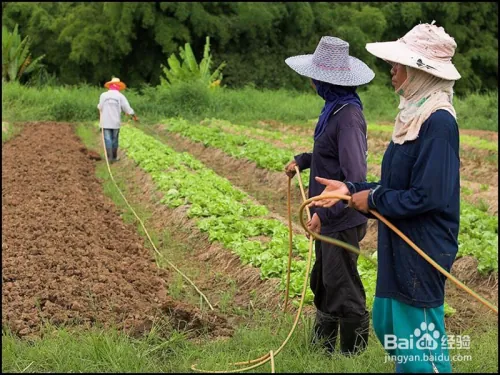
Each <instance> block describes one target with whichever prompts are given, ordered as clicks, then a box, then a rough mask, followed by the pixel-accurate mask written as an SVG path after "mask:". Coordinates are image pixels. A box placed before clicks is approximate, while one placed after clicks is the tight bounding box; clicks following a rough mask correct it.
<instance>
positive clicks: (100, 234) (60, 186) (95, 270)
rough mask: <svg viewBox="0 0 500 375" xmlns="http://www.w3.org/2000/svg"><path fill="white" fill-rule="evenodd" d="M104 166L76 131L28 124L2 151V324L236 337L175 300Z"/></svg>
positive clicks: (24, 330) (20, 329)
mask: <svg viewBox="0 0 500 375" xmlns="http://www.w3.org/2000/svg"><path fill="white" fill-rule="evenodd" d="M96 159H97V158H96V156H95V155H94V154H92V153H89V152H88V151H87V150H86V149H85V147H83V146H82V143H81V142H80V140H79V139H78V137H77V136H76V135H75V134H74V133H73V130H72V128H71V126H70V125H69V124H61V123H28V124H25V126H24V130H23V131H22V133H21V134H20V135H19V136H17V137H16V138H14V139H13V140H11V141H10V142H8V143H6V144H4V145H3V146H2V307H3V308H2V326H8V327H9V328H10V329H11V330H12V331H13V332H14V333H16V334H18V335H19V336H30V335H36V334H37V333H39V332H40V328H41V324H42V323H43V322H44V321H48V322H51V323H53V324H56V325H74V324H78V325H92V324H96V323H98V324H100V325H104V326H109V325H113V326H116V327H118V328H120V329H124V330H125V331H127V332H129V333H131V334H140V333H142V332H144V331H148V330H149V329H150V327H151V326H152V324H153V323H154V322H155V321H157V320H161V321H164V320H168V321H169V323H170V324H171V325H172V326H173V327H175V328H187V329H190V330H194V331H196V330H197V329H201V328H203V329H204V330H207V329H208V330H209V331H216V330H218V329H219V328H221V329H222V330H226V331H227V326H226V323H225V321H224V319H222V318H220V317H219V316H216V315H214V314H207V313H203V314H201V312H200V311H199V310H198V309H197V308H194V307H191V306H189V305H186V304H183V303H179V302H176V301H173V300H172V299H171V298H170V297H169V296H167V294H166V290H167V289H166V283H167V282H168V280H169V277H170V271H168V272H167V271H166V270H163V269H159V268H158V267H157V266H156V263H155V259H154V258H153V257H152V255H151V253H150V252H149V250H147V249H146V248H144V246H143V240H142V239H141V238H140V237H139V235H138V234H137V233H136V231H135V228H134V227H133V226H132V225H126V224H124V223H123V221H122V220H121V218H120V216H119V212H118V211H117V210H116V209H115V207H114V206H113V205H112V203H111V201H110V200H109V199H108V198H106V197H105V196H104V194H103V190H102V187H101V185H100V183H99V181H98V180H97V178H96V177H95V166H94V163H95V160H96Z"/></svg>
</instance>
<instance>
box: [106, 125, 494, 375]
mask: <svg viewBox="0 0 500 375" xmlns="http://www.w3.org/2000/svg"><path fill="white" fill-rule="evenodd" d="M101 130H102V131H101V135H102V146H103V149H104V155H105V159H106V165H107V167H108V172H109V175H110V177H111V180H112V181H113V184H114V186H115V187H116V189H117V190H118V192H119V193H120V195H121V197H122V198H123V200H124V201H125V203H126V204H127V206H128V208H130V210H131V211H132V213H133V214H134V216H135V217H136V219H137V220H138V221H139V223H140V224H141V226H142V229H143V230H144V233H145V234H146V236H147V238H148V240H149V242H150V243H151V245H152V246H153V249H154V250H155V252H156V253H157V254H158V255H159V256H160V257H162V258H164V259H165V257H164V255H163V254H162V253H160V252H159V251H158V249H157V248H156V246H155V244H154V243H153V241H152V239H151V237H150V235H149V233H148V231H147V229H146V227H145V226H144V223H143V222H142V220H141V219H140V218H139V216H138V215H137V213H136V212H135V211H134V209H133V208H132V206H131V205H130V203H129V202H128V200H127V198H126V197H125V195H124V194H123V193H122V191H121V190H120V188H119V187H118V184H117V183H116V181H115V179H114V177H113V174H112V172H111V167H110V165H109V161H108V155H107V151H106V145H105V141H104V129H101ZM295 171H296V173H297V177H298V180H299V186H300V192H301V195H302V200H303V202H302V204H301V205H300V208H299V218H300V224H301V225H302V227H303V228H304V229H305V231H306V232H307V233H308V234H309V250H308V254H307V262H306V273H305V277H304V283H303V286H302V292H301V296H300V302H299V307H298V309H297V312H296V314H295V319H294V322H293V325H292V327H291V329H290V332H289V333H288V335H287V337H286V339H285V340H284V341H283V343H282V344H281V345H280V346H279V347H278V349H276V350H269V352H268V353H266V354H264V355H263V356H261V357H259V358H256V359H252V360H248V361H242V362H235V363H232V364H229V365H232V366H246V367H240V368H235V369H232V370H227V371H226V370H204V369H200V368H198V367H197V364H193V365H192V366H191V369H192V370H193V371H197V372H203V373H219V374H223V373H237V372H245V371H249V370H252V369H255V368H257V367H260V366H262V365H264V364H266V363H267V362H270V363H271V372H272V373H274V372H275V357H276V356H277V355H278V354H279V353H280V352H281V351H282V350H283V348H284V347H285V346H286V344H287V343H288V341H289V340H290V338H291V337H292V335H293V333H294V331H295V329H296V327H297V324H298V322H299V318H300V315H301V313H302V309H303V306H304V300H305V296H306V290H307V287H308V280H309V273H310V269H311V260H312V249H313V241H314V240H320V241H324V242H327V243H330V244H333V245H336V246H339V247H342V248H344V249H345V250H348V251H350V252H353V253H355V254H357V255H361V256H363V257H365V258H366V259H368V260H369V261H370V262H372V263H373V264H375V265H376V262H375V260H374V259H373V258H371V257H369V256H367V255H366V254H363V253H362V252H360V250H359V249H357V248H356V247H354V246H352V245H350V244H348V243H345V242H343V241H339V240H336V239H334V238H330V237H326V236H323V235H320V234H317V233H315V232H312V231H310V230H309V228H307V225H306V223H305V219H304V210H305V209H307V211H306V214H307V217H308V219H309V220H310V219H311V213H310V210H309V207H308V205H309V204H310V203H311V202H313V201H317V200H322V199H332V198H335V199H340V200H346V201H349V200H350V199H351V197H350V196H348V195H342V194H325V195H321V196H316V197H312V198H309V199H306V195H305V191H304V187H303V184H302V178H301V176H300V171H299V169H298V167H295ZM291 181H292V179H291V178H288V189H287V205H288V207H287V208H288V229H289V253H288V269H287V279H286V280H287V282H286V292H285V302H284V306H283V312H286V310H287V305H288V294H289V288H290V269H291V259H292V240H293V232H292V214H291ZM369 212H370V213H371V214H372V215H373V216H375V217H376V218H377V219H378V220H380V221H382V222H383V223H384V224H385V225H387V226H388V227H389V228H390V229H391V230H392V231H394V232H395V233H396V234H397V235H399V236H400V237H401V238H402V239H403V240H404V241H405V242H406V243H407V244H408V245H409V246H410V247H411V248H412V249H414V250H415V251H416V252H417V253H418V254H419V255H421V256H422V257H423V258H424V259H425V260H426V261H427V262H429V263H430V264H431V265H432V266H433V267H434V268H436V269H437V270H438V271H439V272H440V273H442V274H443V275H444V276H446V277H447V278H448V279H449V280H451V281H452V282H453V283H454V284H455V285H457V286H458V287H459V288H460V289H462V290H464V291H465V292H467V293H468V294H470V295H471V296H472V297H474V298H475V299H476V300H478V301H479V302H481V303H482V304H483V305H484V306H486V307H488V308H489V309H490V310H492V311H493V312H495V313H496V314H498V308H497V307H496V306H495V305H493V304H492V303H491V302H489V301H487V300H486V299H485V298H483V297H482V296H480V295H479V294H477V293H476V292H474V291H473V290H472V289H470V288H469V287H467V286H466V285H465V284H463V283H462V282H461V281H459V280H458V279H457V278H456V277H454V276H453V275H451V274H450V273H449V272H448V271H446V270H445V269H444V268H443V267H441V266H440V265H439V264H437V263H436V262H435V261H434V260H433V259H432V258H431V257H429V256H428V255H427V254H426V253H425V252H424V251H422V250H421V249H420V248H419V247H418V246H417V245H415V244H414V243H413V242H412V241H411V240H410V239H409V238H408V237H406V236H405V235H404V233H402V232H401V231H400V230H399V229H397V228H396V227H395V226H394V225H393V224H391V223H390V222H389V221H388V220H387V219H386V218H384V217H383V216H382V215H380V214H379V213H378V212H377V211H374V210H369ZM165 260H166V262H167V263H168V264H169V265H170V266H171V267H172V268H173V269H174V270H175V271H176V272H178V273H179V274H180V275H181V276H182V277H183V278H184V279H185V280H186V281H188V283H189V284H191V285H192V286H193V287H194V289H195V290H196V291H197V292H198V294H199V295H200V296H201V297H202V298H203V299H204V300H205V301H206V302H207V304H208V306H209V307H210V309H211V310H213V309H214V308H213V307H212V305H211V304H210V302H209V301H208V299H207V297H206V296H205V295H204V294H203V293H202V292H201V291H200V290H199V288H198V287H197V286H196V285H195V284H194V283H193V281H191V280H190V279H189V278H188V277H187V276H186V275H185V274H184V273H182V272H181V271H180V270H179V269H178V268H177V267H176V266H175V265H174V264H173V263H172V262H170V261H169V260H168V259H165Z"/></svg>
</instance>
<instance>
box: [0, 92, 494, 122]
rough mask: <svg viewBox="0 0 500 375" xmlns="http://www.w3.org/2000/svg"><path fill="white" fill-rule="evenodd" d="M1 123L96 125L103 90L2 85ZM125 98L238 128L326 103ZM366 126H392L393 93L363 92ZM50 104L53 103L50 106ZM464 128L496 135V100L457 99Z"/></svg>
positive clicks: (273, 97) (149, 95)
mask: <svg viewBox="0 0 500 375" xmlns="http://www.w3.org/2000/svg"><path fill="white" fill-rule="evenodd" d="M2 91H3V94H4V95H3V98H2V112H3V118H4V119H6V120H12V119H13V118H16V120H18V121H42V120H49V121H52V120H53V121H70V122H78V121H95V120H96V119H97V118H98V110H97V107H96V106H97V103H98V101H99V95H100V94H101V93H102V92H103V91H104V89H101V88H98V87H91V86H80V87H43V88H41V89H37V88H29V87H25V86H21V85H19V84H16V83H3V84H2ZM124 93H125V95H126V96H127V98H128V99H129V102H130V104H131V105H132V108H134V110H135V111H136V113H137V114H138V116H139V117H140V118H141V120H142V121H144V122H151V123H152V122H156V121H158V120H160V119H161V118H165V117H178V116H181V117H183V118H186V119H188V120H193V121H201V120H203V119H204V118H207V117H208V118H212V117H213V118H219V119H225V120H229V121H231V122H234V123H242V124H244V123H248V122H252V121H258V120H275V121H280V122H287V123H292V124H303V125H304V126H309V125H308V123H309V120H310V119H312V118H317V117H318V114H319V113H320V111H321V108H322V106H323V102H322V100H321V98H320V97H319V96H318V95H316V94H314V93H313V92H312V90H311V92H310V93H309V92H296V91H288V90H257V89H255V88H252V87H246V88H243V89H235V90H233V89H222V88H219V89H213V90H211V89H208V88H206V87H203V86H199V85H196V84H190V85H186V84H180V85H176V86H174V87H172V88H171V89H165V88H161V87H148V88H143V89H142V90H141V91H140V92H139V91H138V90H134V89H127V90H126V91H125V92H124ZM359 95H360V97H361V99H362V101H363V104H364V113H365V117H366V118H367V120H368V121H369V122H370V123H372V122H392V121H393V120H394V117H395V116H396V113H397V105H398V99H397V96H396V95H395V94H394V92H393V90H391V89H389V88H387V87H382V86H376V85H368V86H367V87H363V88H361V89H360V90H359ZM47 98H50V100H47ZM455 105H456V109H457V113H458V114H459V122H460V127H461V128H470V129H484V130H493V131H498V118H497V115H498V108H497V107H498V94H497V93H494V94H487V95H479V94H471V95H470V96H468V97H466V98H463V99H460V98H455Z"/></svg>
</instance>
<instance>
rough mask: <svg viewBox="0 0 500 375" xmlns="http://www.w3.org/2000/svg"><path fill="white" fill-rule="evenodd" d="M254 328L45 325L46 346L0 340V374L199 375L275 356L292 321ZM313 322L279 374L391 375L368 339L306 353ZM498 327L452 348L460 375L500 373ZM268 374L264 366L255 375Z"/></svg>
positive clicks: (280, 362) (300, 332)
mask: <svg viewBox="0 0 500 375" xmlns="http://www.w3.org/2000/svg"><path fill="white" fill-rule="evenodd" d="M253 325H254V326H253V327H250V326H248V325H242V326H240V327H239V328H238V329H237V330H236V332H235V334H234V335H233V337H231V338H228V339H225V340H212V339H209V338H208V337H199V338H198V339H197V340H196V342H193V341H189V340H187V339H186V338H185V336H184V335H183V334H182V333H180V332H177V331H171V332H170V334H169V335H168V336H167V337H163V336H160V335H159V334H158V331H157V330H153V331H152V332H151V333H149V334H148V335H147V336H145V337H142V338H137V339H134V338H131V337H127V336H126V335H125V334H124V333H122V332H120V331H117V330H114V329H109V330H106V331H102V330H100V329H92V330H88V331H83V330H78V329H72V330H68V329H65V328H56V327H52V326H47V327H46V329H45V334H44V337H43V340H35V341H27V340H21V339H18V338H16V337H14V336H13V335H11V334H10V333H9V332H4V334H3V335H2V372H23V371H25V372H86V373H89V372H115V373H117V372H140V373H142V372H157V373H160V372H167V373H170V372H172V373H174V372H192V371H191V370H190V367H191V365H193V364H195V363H196V364H198V367H199V368H201V369H207V370H228V369H231V368H232V367H230V366H229V365H228V364H229V363H232V362H237V361H244V360H248V359H253V358H257V357H260V356H262V355H263V354H265V353H268V352H269V350H271V349H274V350H276V349H277V348H278V347H279V346H280V344H281V343H282V342H283V340H284V338H285V337H286V335H287V333H288V331H289V329H290V327H291V326H292V319H291V317H290V316H283V315H281V314H279V315H278V316H273V315H271V314H269V313H262V312H258V313H257V314H256V316H255V322H253ZM311 328H312V321H311V320H309V319H307V318H305V319H302V320H301V321H300V322H299V325H298V326H297V329H296V331H295V333H294V335H293V336H292V338H291V340H290V341H289V343H288V344H287V346H285V348H284V349H283V351H282V352H281V353H279V355H278V356H277V357H276V358H275V364H276V370H277V372H285V371H286V372H308V373H314V372H322V373H330V372H337V373H339V372H340V373H364V372H367V370H368V371H369V372H371V373H377V372H389V373H390V372H394V365H393V364H392V363H386V362H385V355H384V351H383V348H382V346H381V344H380V343H379V342H378V340H377V339H376V337H375V336H374V334H373V332H371V335H370V338H369V340H368V342H369V345H368V349H367V351H365V352H364V353H362V354H361V355H359V356H357V357H352V358H347V357H343V356H340V355H334V356H333V357H330V358H329V357H327V356H326V355H324V354H323V353H322V352H320V351H318V350H314V349H313V348H312V347H310V345H309V342H310V339H311ZM497 329H498V327H491V329H490V330H488V331H486V332H482V333H474V332H464V333H462V334H469V335H470V337H471V340H470V342H471V348H470V350H466V349H461V350H459V349H452V350H451V352H450V355H457V354H461V355H462V356H463V355H469V356H471V360H470V361H461V362H458V361H457V362H453V363H452V366H453V371H454V372H460V373H475V372H478V373H479V372H486V373H496V372H497V370H498V362H497V356H498V345H497V340H498V331H497ZM258 371H260V372H268V371H270V364H269V363H267V364H265V365H263V366H262V367H259V368H257V369H255V370H253V371H252V372H258Z"/></svg>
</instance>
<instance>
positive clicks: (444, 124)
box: [347, 110, 460, 308]
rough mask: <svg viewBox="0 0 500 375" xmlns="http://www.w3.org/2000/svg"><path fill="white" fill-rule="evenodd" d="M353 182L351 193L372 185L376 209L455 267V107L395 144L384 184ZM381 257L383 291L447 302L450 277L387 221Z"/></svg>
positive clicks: (424, 303) (412, 301)
mask: <svg viewBox="0 0 500 375" xmlns="http://www.w3.org/2000/svg"><path fill="white" fill-rule="evenodd" d="M347 186H348V187H349V190H350V192H351V194H354V193H355V192H359V191H362V190H368V189H370V190H371V192H370V195H369V196H368V205H369V207H370V209H373V210H376V211H378V212H379V213H380V214H381V215H383V216H384V217H386V218H387V219H388V220H389V221H390V222H392V224H394V225H395V226H396V227H397V228H398V229H399V230H400V231H401V232H403V233H404V234H405V235H406V236H407V237H408V238H410V240H412V241H413V242H414V243H415V244H416V245H417V246H418V247H419V248H420V249H422V250H423V251H424V252H425V253H426V254H427V255H429V256H430V257H431V258H432V259H433V260H434V261H436V262H437V263H438V264H439V265H440V266H441V267H443V268H444V269H446V270H447V271H448V272H449V271H450V269H451V266H452V264H453V262H454V260H455V257H456V255H457V252H458V231H459V224H460V156H459V131H458V125H457V123H456V121H455V118H454V117H453V116H452V115H451V114H450V113H449V112H447V111H445V110H438V111H436V112H434V113H433V114H432V115H431V116H430V117H429V118H428V119H427V121H425V122H424V123H423V124H422V127H421V128H420V132H419V135H418V138H417V139H416V140H414V141H411V142H406V143H404V144H402V145H397V144H394V143H393V142H391V143H390V144H389V147H388V148H387V151H386V152H385V154H384V158H383V160H382V174H381V180H380V182H379V183H378V184H377V183H352V184H351V183H348V184H347ZM377 258H378V271H377V288H376V293H375V295H376V296H377V297H382V298H394V299H397V300H399V301H401V302H403V303H407V304H409V305H412V306H415V307H429V308H432V307H437V306H440V305H442V304H443V303H444V286H445V280H446V277H445V276H444V275H442V274H441V273H440V272H439V271H437V270H436V269H435V268H434V267H433V266H432V265H430V264H429V263H428V262H427V261H426V260H425V259H424V258H423V257H422V256H421V255H419V254H418V253H417V252H416V251H415V250H414V249H412V248H411V247H410V246H409V245H408V244H407V243H406V242H404V241H403V239H401V238H400V237H399V236H398V235H397V234H396V233H394V232H393V231H392V230H391V229H390V228H388V227H387V226H386V225H385V224H383V223H381V222H379V223H378V254H377Z"/></svg>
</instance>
